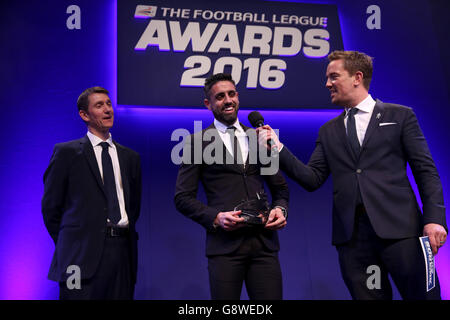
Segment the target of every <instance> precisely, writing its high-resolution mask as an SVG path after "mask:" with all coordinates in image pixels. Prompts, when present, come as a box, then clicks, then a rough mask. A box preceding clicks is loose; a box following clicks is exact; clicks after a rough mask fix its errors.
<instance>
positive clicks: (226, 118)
mask: <svg viewBox="0 0 450 320" xmlns="http://www.w3.org/2000/svg"><path fill="white" fill-rule="evenodd" d="M225 108H226V107H223V108H221V109H220V110H213V114H214V118H216V119H217V121H220V122H222V123H223V124H225V125H228V126H230V125H232V124H233V123H235V122H236V119H237V114H238V110H239V106H238V105H233V108H234V110H233V112H232V113H225V111H224V110H225Z"/></svg>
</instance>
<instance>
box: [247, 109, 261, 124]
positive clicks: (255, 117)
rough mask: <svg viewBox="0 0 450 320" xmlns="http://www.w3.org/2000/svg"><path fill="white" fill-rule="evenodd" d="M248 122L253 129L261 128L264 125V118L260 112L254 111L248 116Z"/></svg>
mask: <svg viewBox="0 0 450 320" xmlns="http://www.w3.org/2000/svg"><path fill="white" fill-rule="evenodd" d="M248 121H250V124H251V125H252V126H253V127H259V126H261V125H263V124H264V118H263V116H262V115H261V113H259V112H258V111H252V112H250V113H249V115H248Z"/></svg>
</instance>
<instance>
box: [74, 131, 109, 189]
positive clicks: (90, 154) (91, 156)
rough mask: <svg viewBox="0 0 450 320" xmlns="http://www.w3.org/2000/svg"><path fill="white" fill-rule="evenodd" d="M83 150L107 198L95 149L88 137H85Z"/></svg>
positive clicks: (82, 144)
mask: <svg viewBox="0 0 450 320" xmlns="http://www.w3.org/2000/svg"><path fill="white" fill-rule="evenodd" d="M80 143H81V148H82V150H83V154H84V156H85V157H86V159H87V162H88V164H89V168H90V169H91V172H92V174H93V175H94V177H95V180H96V181H97V183H98V186H99V187H100V189H102V191H103V193H104V194H105V196H106V193H105V189H104V188H103V181H102V177H101V175H100V169H99V168H98V163H97V159H96V158H95V153H94V148H93V147H92V144H91V141H90V140H89V138H88V137H87V136H84V137H83V138H82V139H81V141H80Z"/></svg>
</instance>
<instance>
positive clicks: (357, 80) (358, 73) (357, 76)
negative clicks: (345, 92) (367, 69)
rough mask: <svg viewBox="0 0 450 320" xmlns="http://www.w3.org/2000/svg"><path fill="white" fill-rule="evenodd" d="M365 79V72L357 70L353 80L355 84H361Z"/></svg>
mask: <svg viewBox="0 0 450 320" xmlns="http://www.w3.org/2000/svg"><path fill="white" fill-rule="evenodd" d="M363 79H364V74H363V73H362V72H361V71H356V72H355V80H354V81H353V84H354V86H355V87H358V86H359V85H362V83H363Z"/></svg>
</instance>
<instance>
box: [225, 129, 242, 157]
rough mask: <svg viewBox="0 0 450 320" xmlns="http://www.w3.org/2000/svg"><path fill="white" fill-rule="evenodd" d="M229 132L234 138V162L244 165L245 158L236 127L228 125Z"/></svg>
mask: <svg viewBox="0 0 450 320" xmlns="http://www.w3.org/2000/svg"><path fill="white" fill-rule="evenodd" d="M227 132H228V134H229V135H230V137H231V139H232V144H233V145H232V147H233V158H234V163H235V164H236V163H237V164H240V165H243V164H244V159H243V158H242V152H241V147H240V145H239V141H238V138H237V137H236V127H234V126H232V127H228V128H227Z"/></svg>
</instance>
